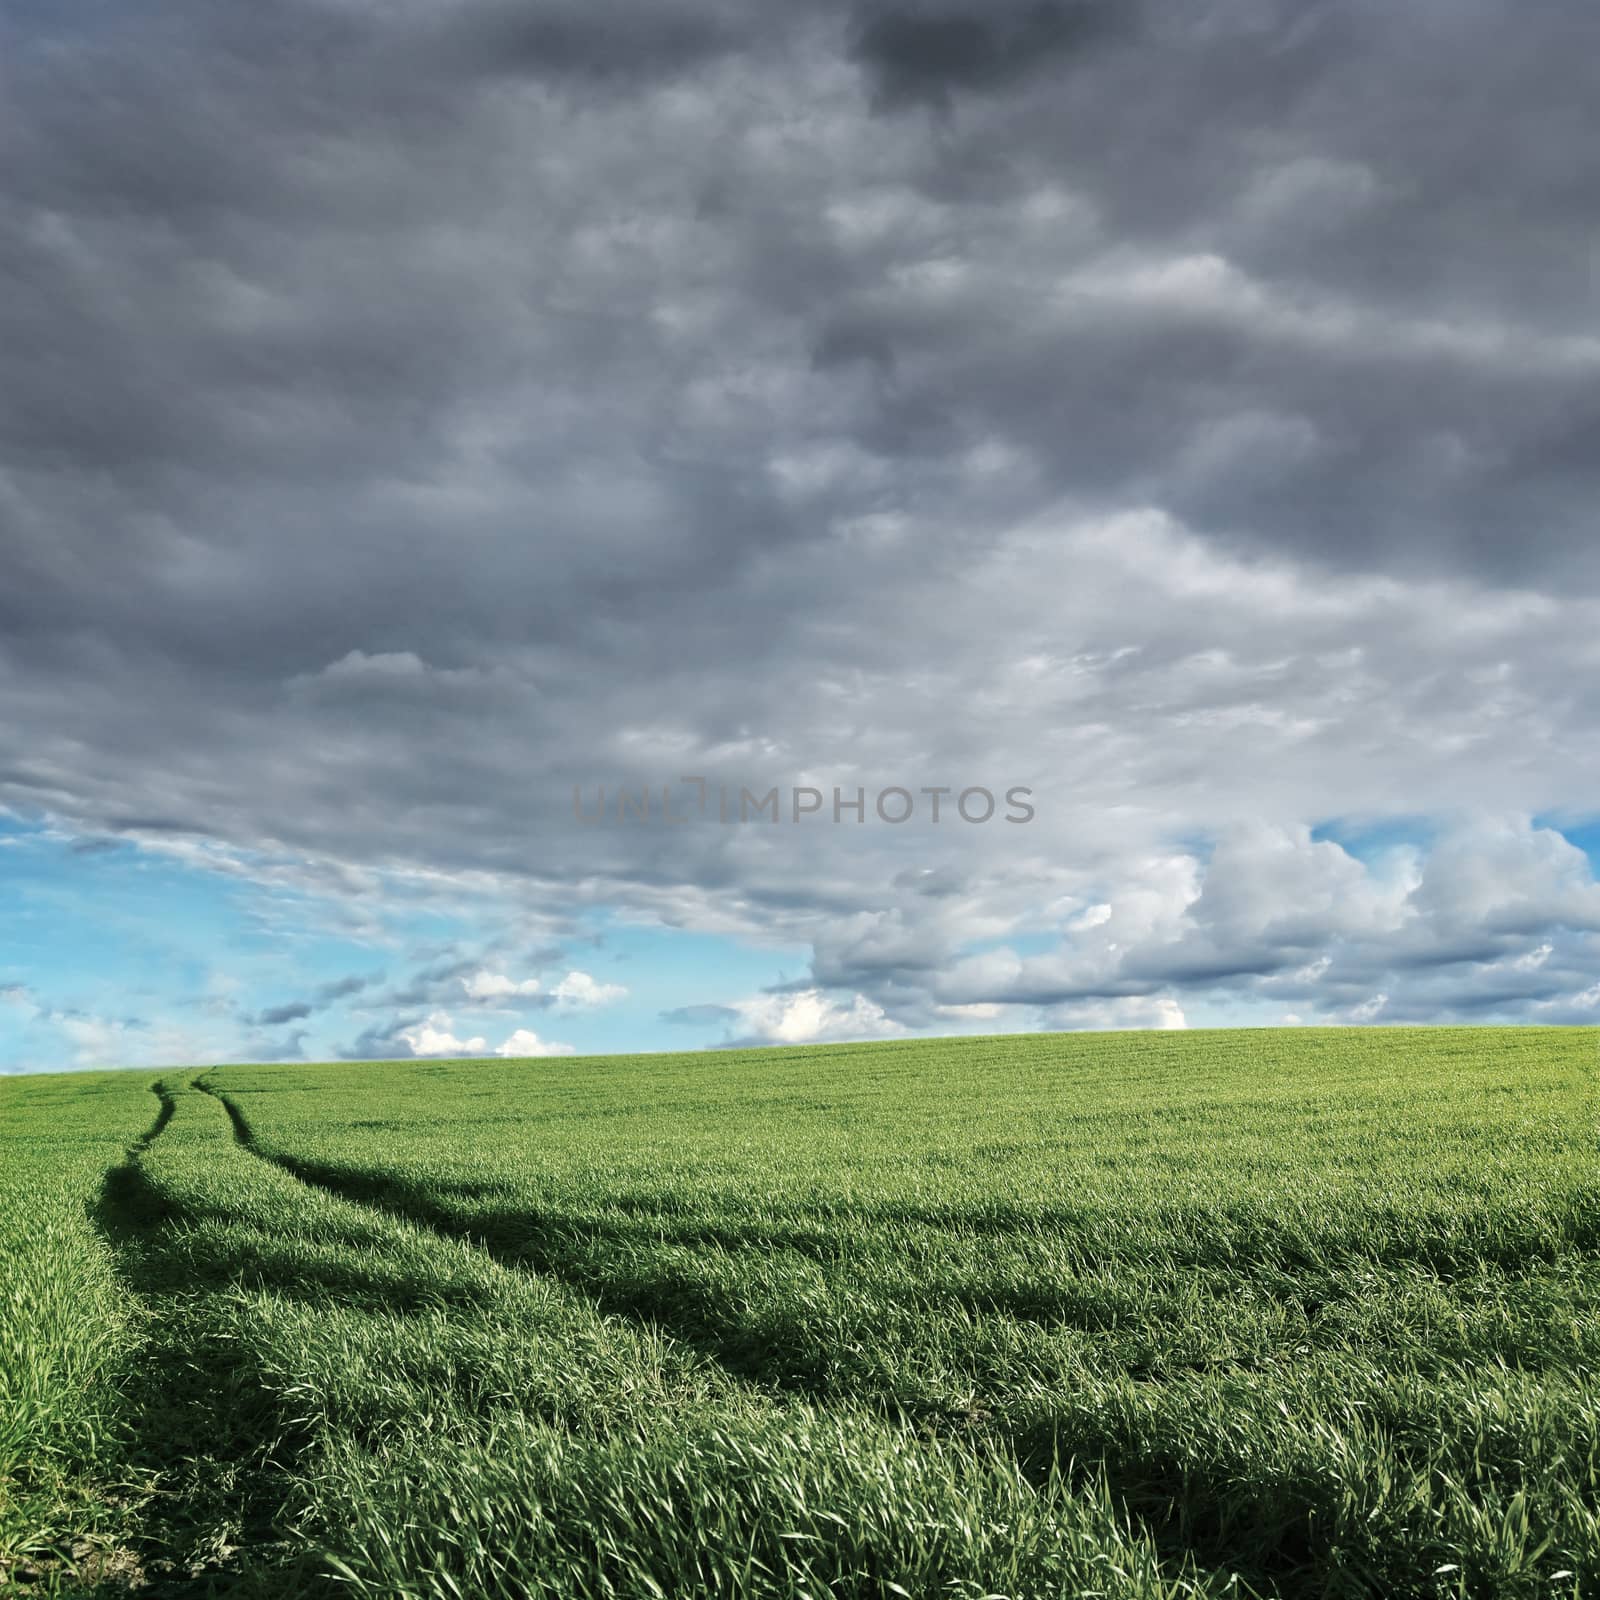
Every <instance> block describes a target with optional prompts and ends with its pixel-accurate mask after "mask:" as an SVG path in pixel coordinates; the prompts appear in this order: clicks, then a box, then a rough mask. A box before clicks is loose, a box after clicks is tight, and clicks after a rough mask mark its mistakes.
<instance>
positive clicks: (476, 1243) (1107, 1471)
mask: <svg viewBox="0 0 1600 1600" xmlns="http://www.w3.org/2000/svg"><path fill="white" fill-rule="evenodd" d="M195 1087H196V1088H197V1089H199V1090H201V1091H202V1092H203V1093H205V1094H208V1095H211V1096H212V1097H213V1098H214V1099H216V1100H217V1101H218V1102H219V1103H220V1104H221V1105H222V1106H223V1107H224V1109H225V1110H226V1111H227V1114H228V1118H229V1121H230V1123H231V1124H232V1127H233V1132H234V1138H235V1140H236V1141H237V1143H238V1144H239V1145H240V1146H241V1147H242V1148H243V1149H245V1150H247V1151H248V1152H249V1153H250V1154H251V1155H253V1156H254V1157H255V1158H256V1159H257V1160H259V1161H262V1162H264V1163H266V1164H267V1165H269V1166H271V1167H274V1168H276V1169H278V1170H280V1171H283V1172H286V1173H288V1174H289V1175H290V1176H291V1177H293V1178H295V1179H296V1180H298V1181H299V1182H301V1183H303V1184H305V1185H306V1186H307V1187H308V1188H312V1189H317V1190H321V1191H323V1192H325V1193H327V1194H330V1195H333V1196H334V1197H336V1198H337V1199H339V1200H342V1201H344V1202H346V1203H349V1204H352V1205H356V1206H358V1207H360V1208H362V1209H364V1210H367V1211H372V1212H376V1213H378V1214H380V1215H383V1216H386V1217H390V1218H393V1219H395V1220H398V1221H401V1222H404V1223H408V1224H410V1225H413V1226H421V1227H423V1228H425V1229H426V1230H427V1231H429V1232H431V1233H433V1234H434V1235H435V1236H436V1237H438V1238H440V1239H442V1240H444V1241H446V1242H449V1243H454V1244H462V1245H466V1246H467V1247H469V1248H471V1249H474V1250H476V1251H479V1252H481V1253H482V1254H484V1255H486V1256H488V1257H489V1258H490V1259H491V1260H493V1261H495V1262H496V1263H497V1264H499V1265H501V1266H503V1267H507V1268H510V1269H511V1270H514V1271H518V1272H521V1273H525V1274H529V1275H532V1276H538V1275H540V1274H541V1273H544V1274H547V1275H548V1276H549V1277H551V1278H553V1279H554V1280H555V1281H557V1282H558V1283H561V1284H562V1285H564V1286H565V1287H567V1288H569V1289H571V1290H574V1291H576V1292H577V1293H579V1294H581V1295H582V1296H583V1298H584V1299H585V1301H586V1302H587V1303H588V1304H589V1305H590V1306H591V1308H592V1309H593V1310H594V1311H595V1312H597V1313H599V1314H612V1315H617V1316H620V1317H622V1318H624V1319H625V1320H627V1321H629V1322H633V1323H636V1324H643V1325H646V1326H651V1327H654V1328H657V1329H658V1330H660V1331H662V1332H665V1333H666V1334H667V1335H668V1336H669V1337H670V1338H672V1339H674V1340H676V1341H677V1342H679V1343H681V1344H684V1345H686V1346H688V1347H689V1348H691V1349H693V1350H695V1351H696V1352H697V1353H699V1354H702V1355H704V1356H706V1357H707V1358H708V1359H709V1360H711V1361H712V1362H713V1363H714V1364H715V1365H716V1366H717V1367H718V1368H719V1369H720V1370H721V1371H722V1372H723V1373H725V1374H726V1375H727V1376H728V1377H729V1378H730V1379H731V1380H732V1381H733V1382H734V1383H735V1384H736V1385H737V1386H738V1387H739V1388H740V1389H742V1390H744V1391H746V1392H748V1393H752V1394H755V1395H759V1396H761V1397H762V1398H763V1399H765V1400H767V1401H772V1400H776V1399H778V1398H779V1397H780V1395H781V1394H783V1393H784V1392H788V1393H791V1394H795V1395H797V1396H798V1397H800V1398H802V1399H803V1400H806V1401H809V1402H811V1403H814V1404H817V1405H820V1406H822V1407H823V1408H824V1409H828V1408H835V1407H838V1408H842V1409H846V1410H849V1411H855V1412H857V1413H859V1414H862V1415H864V1416H871V1417H874V1418H876V1419H877V1421H878V1422H879V1423H881V1424H885V1425H887V1426H890V1427H891V1428H906V1427H909V1428H911V1429H914V1430H916V1431H917V1432H919V1433H921V1434H922V1435H924V1436H934V1435H936V1436H939V1437H941V1438H942V1439H943V1441H944V1442H945V1443H949V1442H951V1441H952V1440H953V1439H959V1440H960V1442H961V1443H962V1444H964V1445H965V1446H966V1447H967V1448H968V1449H970V1451H971V1452H972V1454H973V1456H974V1458H975V1460H982V1459H984V1458H985V1457H988V1458H998V1457H1003V1458H1005V1459H1008V1460H1010V1461H1012V1462H1014V1463H1015V1465H1016V1467H1017V1468H1018V1469H1019V1470H1020V1471H1021V1472H1022V1474H1023V1476H1024V1477H1025V1478H1026V1479H1027V1480H1029V1481H1030V1482H1031V1483H1032V1484H1033V1486H1034V1488H1035V1490H1036V1491H1037V1490H1042V1489H1044V1488H1045V1487H1046V1486H1047V1485H1048V1484H1050V1483H1051V1482H1052V1481H1053V1480H1054V1479H1055V1478H1056V1477H1057V1476H1058V1474H1060V1473H1062V1472H1063V1471H1064V1472H1065V1473H1066V1474H1067V1475H1068V1476H1069V1477H1071V1478H1073V1479H1075V1480H1076V1481H1077V1487H1078V1490H1079V1492H1081V1493H1089V1494H1092V1493H1095V1492H1096V1486H1097V1485H1098V1484H1100V1483H1101V1482H1102V1481H1103V1482H1104V1484H1105V1485H1106V1487H1107V1489H1108V1490H1109V1492H1110V1494H1111V1495H1112V1497H1113V1498H1114V1499H1115V1500H1116V1501H1117V1503H1118V1504H1119V1505H1120V1506H1121V1508H1122V1514H1123V1516H1124V1517H1125V1518H1126V1520H1127V1524H1128V1526H1129V1527H1131V1528H1133V1529H1137V1530H1140V1531H1142V1532H1144V1533H1146V1534H1147V1535H1148V1536H1149V1537H1150V1538H1151V1539H1152V1541H1153V1543H1154V1545H1155V1546H1156V1548H1157V1549H1159V1550H1160V1551H1161V1553H1162V1556H1163V1558H1164V1559H1165V1560H1168V1561H1171V1562H1173V1563H1177V1564H1180V1565H1185V1566H1188V1567H1191V1568H1192V1569H1193V1570H1195V1571H1197V1572H1200V1573H1203V1574H1209V1575H1210V1576H1212V1577H1215V1576H1217V1574H1218V1573H1219V1572H1221V1571H1222V1567H1219V1566H1217V1565H1216V1563H1219V1562H1220V1563H1224V1564H1225V1565H1226V1566H1227V1567H1229V1568H1237V1576H1236V1577H1235V1579H1234V1580H1233V1581H1234V1582H1235V1584H1236V1585H1237V1587H1236V1589H1235V1590H1234V1591H1233V1592H1237V1593H1239V1594H1240V1595H1241V1596H1242V1597H1246V1596H1250V1595H1255V1594H1261V1595H1273V1594H1276V1593H1278V1592H1279V1590H1278V1587H1277V1585H1278V1582H1279V1581H1280V1580H1281V1579H1282V1578H1283V1577H1284V1576H1285V1569H1286V1568H1287V1569H1288V1571H1289V1572H1293V1571H1295V1570H1296V1569H1297V1568H1298V1569H1301V1570H1303V1569H1304V1567H1305V1565H1306V1564H1307V1563H1306V1561H1305V1556H1304V1554H1303V1553H1301V1552H1299V1551H1296V1552H1294V1554H1293V1555H1288V1553H1287V1552H1284V1553H1277V1552H1275V1553H1274V1555H1273V1556H1271V1557H1269V1558H1268V1559H1267V1560H1266V1561H1260V1560H1256V1561H1240V1560H1238V1559H1237V1555H1236V1553H1234V1552H1229V1551H1227V1550H1225V1549H1223V1548H1220V1546H1221V1545H1222V1544H1223V1543H1224V1542H1225V1541H1223V1540H1219V1539H1209V1540H1208V1539H1206V1538H1205V1537H1201V1538H1200V1539H1199V1540H1195V1539H1194V1538H1192V1537H1191V1535H1192V1533H1193V1532H1194V1531H1195V1530H1193V1529H1192V1528H1191V1527H1190V1526H1189V1523H1190V1520H1191V1517H1192V1514H1193V1513H1192V1510H1190V1511H1186V1512H1183V1513H1180V1511H1179V1506H1180V1504H1184V1503H1185V1502H1186V1501H1187V1500H1188V1499H1189V1498H1190V1495H1189V1494H1188V1493H1186V1486H1185V1485H1184V1484H1183V1483H1182V1482H1181V1480H1175V1479H1174V1478H1173V1477H1172V1475H1171V1468H1170V1464H1168V1463H1162V1464H1161V1465H1160V1466H1158V1467H1157V1469H1156V1471H1155V1474H1154V1477H1153V1478H1152V1474H1151V1473H1150V1472H1149V1471H1148V1470H1143V1467H1142V1463H1141V1462H1140V1460H1139V1459H1138V1458H1139V1452H1138V1451H1135V1457H1134V1459H1133V1460H1131V1461H1128V1462H1123V1461H1120V1460H1119V1459H1118V1456H1119V1452H1118V1450H1117V1449H1116V1448H1115V1447H1114V1445H1113V1443H1112V1441H1110V1440H1107V1439H1101V1440H1098V1441H1097V1442H1098V1444H1099V1446H1100V1449H1099V1450H1095V1449H1093V1448H1091V1450H1090V1451H1089V1452H1088V1453H1087V1454H1079V1453H1078V1452H1076V1451H1073V1450H1071V1449H1069V1448H1068V1447H1067V1446H1066V1445H1065V1444H1064V1443H1063V1442H1062V1441H1061V1440H1060V1439H1059V1437H1057V1427H1056V1426H1055V1425H1053V1424H1052V1423H1051V1422H1049V1421H1046V1422H1044V1423H1043V1424H1041V1422H1040V1420H1039V1418H1038V1417H1037V1416H1036V1415H1031V1414H1027V1415H1022V1416H1019V1417H1017V1418H1016V1419H1014V1421H1012V1422H1008V1421H1007V1420H1006V1419H1005V1418H1003V1417H999V1416H994V1417H990V1418H987V1419H986V1421H985V1423H984V1424H980V1425H977V1426H974V1419H973V1417H972V1414H971V1413H970V1412H969V1411H964V1410H961V1409H959V1408H951V1407H948V1406H944V1405H940V1404H937V1403H935V1402H932V1401H928V1400H923V1401H918V1400H915V1399H911V1398H908V1397H906V1396H904V1395H900V1394H896V1393H894V1392H893V1391H892V1390H891V1389H889V1388H887V1387H885V1388H881V1389H873V1390H870V1391H866V1392H863V1391H859V1390H849V1389H842V1388H841V1387H840V1386H839V1385H838V1384H837V1383H836V1382H835V1383H831V1384H830V1383H829V1382H828V1381H827V1378H826V1376H825V1375H823V1374H822V1372H821V1369H820V1367H819V1368H817V1370H816V1371H815V1372H813V1371H811V1370H808V1368H807V1367H804V1366H800V1365H798V1364H797V1365H796V1366H795V1367H794V1368H793V1369H791V1370H789V1371H786V1372H784V1373H783V1374H782V1376H781V1377H779V1376H775V1375H774V1370H773V1368H772V1367H771V1366H770V1360H771V1346H770V1344H767V1343H766V1342H765V1341H763V1340H760V1339H758V1338H755V1337H751V1338H749V1339H748V1340H747V1341H746V1342H745V1343H734V1342H732V1341H730V1340H729V1339H728V1338H727V1337H726V1335H721V1334H719V1332H718V1330H717V1329H716V1327H715V1326H714V1325H706V1326H703V1331H702V1328H701V1327H696V1326H695V1325H693V1324H689V1325H685V1323H684V1322H682V1321H681V1320H680V1316H681V1314H682V1308H666V1307H663V1306H661V1304H660V1302H659V1301H653V1300H651V1299H650V1298H649V1297H648V1294H647V1293H644V1292H641V1293H638V1294H633V1293H629V1292H627V1290H626V1289H622V1290H620V1291H619V1289H617V1288H615V1287H610V1286H600V1287H598V1288H597V1286H596V1285H595V1284H594V1283H593V1282H592V1280H590V1279H588V1278H586V1277H585V1276H584V1275H583V1274H582V1273H581V1272H579V1271H577V1270H575V1269H574V1268H572V1267H571V1266H569V1265H566V1264H564V1263H562V1262H561V1261H560V1260H559V1258H558V1257H557V1256H556V1254H555V1252H553V1251H532V1250H530V1249H528V1248H527V1247H526V1246H523V1247H521V1248H519V1247H517V1246H514V1245H509V1244H500V1243H497V1242H496V1241H494V1240H493V1239H492V1238H487V1237H485V1236H484V1235H483V1233H482V1232H480V1231H478V1230H475V1229H473V1228H472V1227H471V1226H470V1225H468V1224H466V1223H463V1222H462V1221H460V1220H459V1219H457V1218H454V1217H451V1216H449V1215H448V1214H446V1213H444V1212H442V1211H440V1210H438V1209H436V1208H433V1207H430V1206H428V1205H427V1204H426V1203H425V1202H424V1201H423V1200H422V1199H421V1198H420V1197H418V1196H416V1195H414V1194H412V1193H411V1192H409V1191H406V1190H405V1189H403V1187H401V1186H399V1185H396V1184H394V1183H392V1182H388V1181H385V1180H382V1179H373V1180H369V1181H367V1182H361V1181H360V1180H358V1179H354V1178H353V1177H351V1178H346V1177H344V1175H342V1174H341V1175H340V1177H339V1178H335V1177H334V1176H332V1175H331V1174H329V1173H327V1172H326V1171H325V1170H324V1169H320V1168H317V1167H315V1166H311V1165H309V1164H302V1163H300V1162H298V1161H295V1160H294V1159H293V1158H292V1157H286V1156H281V1155H278V1154H275V1153H273V1152H271V1151H270V1150H266V1149H263V1148H262V1147H261V1146H260V1145H259V1144H258V1143H257V1141H256V1137H255V1133H254V1131H253V1130H252V1129H251V1127H250V1124H249V1121H248V1119H247V1118H246V1117H245V1115H244V1113H243V1111H242V1110H241V1109H240V1107H239V1106H238V1105H237V1104H236V1103H235V1102H234V1101H233V1099H232V1098H231V1097H230V1096H229V1095H228V1094H227V1093H226V1092H224V1091H223V1090H221V1089H219V1088H217V1087H215V1086H214V1085H213V1084H211V1083H209V1082H207V1081H205V1080H197V1081H196V1083H195ZM663 1310H665V1311H666V1312H667V1314H666V1315H665V1316H661V1315H660V1314H659V1313H660V1312H662V1311H663ZM674 1310H676V1311H678V1312H679V1315H678V1316H675V1315H674V1314H673V1312H674ZM1205 1499H1206V1497H1205V1495H1204V1493H1202V1495H1201V1501H1202V1507H1201V1509H1202V1515H1204V1512H1205V1509H1206V1507H1205V1505H1204V1502H1205ZM1208 1546H1211V1548H1208Z"/></svg>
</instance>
